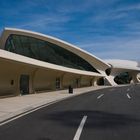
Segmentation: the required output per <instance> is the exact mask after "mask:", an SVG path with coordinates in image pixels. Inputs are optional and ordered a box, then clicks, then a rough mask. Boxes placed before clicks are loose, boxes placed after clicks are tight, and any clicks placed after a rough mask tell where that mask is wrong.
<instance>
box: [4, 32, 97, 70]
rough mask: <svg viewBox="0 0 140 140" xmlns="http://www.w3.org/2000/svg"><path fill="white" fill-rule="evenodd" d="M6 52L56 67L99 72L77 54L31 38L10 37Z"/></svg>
mask: <svg viewBox="0 0 140 140" xmlns="http://www.w3.org/2000/svg"><path fill="white" fill-rule="evenodd" d="M5 50H7V51H10V52H14V53H17V54H21V55H24V56H27V57H31V58H34V59H38V60H41V61H45V62H49V63H53V64H56V65H61V66H65V67H69V68H75V69H80V70H86V71H93V72H98V71H97V70H96V69H95V68H93V67H92V66H91V65H90V64H89V63H88V62H87V61H85V60H84V59H82V58H81V57H79V56H77V55H76V54H74V53H72V52H70V51H68V50H66V49H64V48H61V47H60V46H58V45H55V44H53V43H50V42H47V41H43V40H40V39H36V38H33V37H29V36H21V35H14V34H12V35H10V36H9V38H8V40H7V42H6V44H5ZM98 73H99V72H98Z"/></svg>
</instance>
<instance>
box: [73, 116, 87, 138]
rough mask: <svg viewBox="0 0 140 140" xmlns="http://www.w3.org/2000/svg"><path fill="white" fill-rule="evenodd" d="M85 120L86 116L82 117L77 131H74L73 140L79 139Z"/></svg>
mask: <svg viewBox="0 0 140 140" xmlns="http://www.w3.org/2000/svg"><path fill="white" fill-rule="evenodd" d="M86 119H87V116H84V117H83V119H82V121H81V123H80V125H79V127H78V129H77V131H76V134H75V136H74V138H73V140H79V139H80V136H81V133H82V130H83V127H84V124H85V122H86Z"/></svg>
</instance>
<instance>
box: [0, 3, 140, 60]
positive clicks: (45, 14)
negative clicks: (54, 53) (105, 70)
mask: <svg viewBox="0 0 140 140" xmlns="http://www.w3.org/2000/svg"><path fill="white" fill-rule="evenodd" d="M4 27H12V28H20V29H27V30H31V31H35V32H40V33H43V34H46V35H50V36H53V37H56V38H59V39H61V40H64V41H67V42H69V43H71V44H74V45H76V46H78V47H80V48H82V49H84V50H86V51H88V52H90V53H92V54H93V55H95V56H97V57H99V58H101V59H128V60H136V61H140V0H1V1H0V31H2V30H3V28H4Z"/></svg>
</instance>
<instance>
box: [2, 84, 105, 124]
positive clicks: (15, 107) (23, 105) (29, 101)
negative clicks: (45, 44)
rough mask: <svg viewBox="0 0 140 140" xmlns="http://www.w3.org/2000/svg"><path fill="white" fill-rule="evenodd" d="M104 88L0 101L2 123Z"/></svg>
mask: <svg viewBox="0 0 140 140" xmlns="http://www.w3.org/2000/svg"><path fill="white" fill-rule="evenodd" d="M102 88H106V87H105V86H100V87H86V88H78V89H74V93H73V94H69V93H68V90H60V91H53V92H46V93H39V94H30V95H24V96H16V97H10V98H3V99H0V123H2V122H4V121H6V120H8V119H10V118H13V117H14V116H18V115H20V114H23V113H25V112H28V111H31V110H33V109H35V108H38V107H41V106H43V105H47V104H51V103H54V102H57V101H61V100H64V99H66V98H70V97H72V96H77V95H80V94H83V93H86V92H89V91H93V90H98V89H102Z"/></svg>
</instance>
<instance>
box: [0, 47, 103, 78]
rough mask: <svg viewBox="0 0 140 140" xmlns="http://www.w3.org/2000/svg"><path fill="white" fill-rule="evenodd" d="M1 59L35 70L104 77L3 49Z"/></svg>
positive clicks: (0, 53) (0, 54)
mask: <svg viewBox="0 0 140 140" xmlns="http://www.w3.org/2000/svg"><path fill="white" fill-rule="evenodd" d="M0 59H4V60H7V61H12V62H16V63H19V64H25V65H30V66H33V67H35V68H44V69H51V70H57V71H62V72H68V73H72V74H78V75H85V76H98V77H103V76H102V75H101V74H99V73H95V72H89V71H83V70H77V69H72V68H67V67H63V66H58V65H55V64H50V63H47V62H43V61H39V60H36V59H32V58H29V57H26V56H22V55H19V54H15V53H11V52H8V51H5V50H1V49H0Z"/></svg>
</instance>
